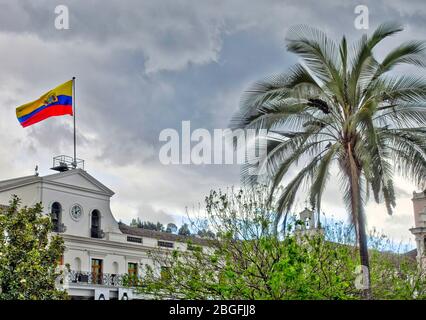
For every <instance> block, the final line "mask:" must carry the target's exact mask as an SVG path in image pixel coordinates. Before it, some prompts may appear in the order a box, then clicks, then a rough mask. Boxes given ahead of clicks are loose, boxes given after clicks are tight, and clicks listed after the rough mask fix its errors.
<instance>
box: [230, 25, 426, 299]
mask: <svg viewBox="0 0 426 320" xmlns="http://www.w3.org/2000/svg"><path fill="white" fill-rule="evenodd" d="M402 30H403V28H402V27H401V26H400V25H398V24H396V23H386V24H383V25H380V26H379V27H378V28H377V29H376V30H375V31H374V32H373V33H372V34H371V36H367V35H364V36H362V38H361V39H360V40H359V41H358V42H356V43H355V44H354V45H353V46H349V45H348V43H347V41H346V38H345V37H343V38H342V40H341V41H340V43H339V44H338V43H336V42H334V41H333V40H331V39H330V38H328V37H327V35H326V34H325V33H323V32H321V31H319V30H317V29H314V28H311V27H307V26H298V27H294V28H291V29H290V31H289V36H288V37H287V39H286V40H287V49H288V51H290V52H293V53H295V54H297V55H298V56H299V57H300V58H301V61H300V63H298V64H296V65H295V66H294V67H292V68H291V69H290V70H289V71H288V72H287V73H285V74H280V75H278V76H273V77H270V78H268V79H266V80H264V81H261V82H259V83H257V84H255V85H254V86H253V87H252V88H251V89H250V90H248V91H247V93H246V94H245V96H244V97H243V99H242V102H241V107H240V110H239V111H238V112H237V113H236V114H235V115H234V117H233V119H232V121H231V127H232V128H234V129H235V128H244V129H248V128H252V129H267V130H269V131H268V132H269V134H268V157H267V158H266V159H265V160H264V161H263V163H261V164H260V165H264V166H266V168H267V175H268V176H269V177H270V179H269V181H270V200H271V201H272V200H273V199H274V201H275V202H274V203H276V204H277V209H278V212H279V216H278V217H277V221H276V223H277V228H278V223H279V221H284V222H283V223H284V224H285V221H286V219H287V215H288V213H290V212H291V211H292V209H293V206H294V204H295V199H296V194H297V192H298V191H300V189H302V188H306V189H305V190H307V194H308V197H309V200H310V203H311V205H312V207H313V208H315V210H316V211H317V212H320V210H321V199H322V195H323V192H324V189H325V188H326V184H327V181H328V179H329V176H330V174H331V172H330V170H331V168H333V166H334V168H339V177H340V181H341V184H342V188H341V190H342V191H341V193H342V196H343V199H344V201H345V204H346V206H347V210H348V212H349V214H350V217H351V220H352V222H353V225H354V226H355V230H356V235H357V242H358V245H359V252H360V260H361V264H362V265H363V266H366V267H367V268H368V267H369V256H368V250H367V235H366V230H365V228H366V227H365V224H366V221H365V213H364V209H363V208H364V204H365V202H366V201H367V200H368V198H369V195H370V194H372V195H373V196H374V199H375V201H376V202H377V203H380V202H383V201H384V203H385V204H386V208H387V211H388V213H389V214H392V209H393V208H394V207H395V192H394V182H393V175H394V174H395V173H398V174H402V176H404V177H406V178H408V179H410V180H411V181H413V182H414V183H416V184H417V185H418V186H419V187H420V186H422V185H423V183H424V182H425V181H426V128H425V123H426V80H425V79H424V78H422V77H417V76H414V75H412V74H410V75H405V74H404V75H395V74H393V73H391V72H390V71H392V70H393V69H394V68H395V67H396V66H398V65H402V64H409V65H414V66H420V67H425V66H426V59H425V51H426V50H425V49H426V45H425V42H422V41H409V42H405V43H402V44H401V45H399V46H397V47H396V48H394V49H393V50H391V51H390V52H388V53H387V55H386V56H385V57H384V59H383V60H382V61H378V60H377V59H376V57H375V55H374V53H373V49H374V48H375V47H376V46H377V45H378V44H379V43H380V42H381V41H382V40H384V39H385V38H387V37H389V36H392V35H394V34H396V33H398V32H400V31H402ZM336 165H337V166H336ZM248 178H249V180H250V179H251V180H250V181H252V178H253V177H248ZM284 179H286V184H285V185H284V183H283V181H284ZM288 179H289V180H288ZM287 180H288V182H287ZM368 281H369V276H368ZM368 283H369V282H368ZM363 294H364V296H365V297H370V295H371V292H370V289H366V290H364V292H363Z"/></svg>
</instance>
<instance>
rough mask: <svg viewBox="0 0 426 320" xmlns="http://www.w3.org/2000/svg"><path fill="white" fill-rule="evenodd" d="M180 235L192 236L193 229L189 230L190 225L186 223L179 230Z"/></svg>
mask: <svg viewBox="0 0 426 320" xmlns="http://www.w3.org/2000/svg"><path fill="white" fill-rule="evenodd" d="M178 235H181V236H190V235H191V230H189V226H188V224H187V223H184V224H183V225H182V226H181V227H180V228H179V230H178Z"/></svg>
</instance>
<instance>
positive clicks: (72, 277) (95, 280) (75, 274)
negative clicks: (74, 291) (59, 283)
mask: <svg viewBox="0 0 426 320" xmlns="http://www.w3.org/2000/svg"><path fill="white" fill-rule="evenodd" d="M66 279H67V280H68V282H69V283H78V284H82V285H102V286H111V287H122V286H123V276H122V275H119V274H110V273H93V272H83V271H74V270H71V271H69V272H68V273H67V276H66Z"/></svg>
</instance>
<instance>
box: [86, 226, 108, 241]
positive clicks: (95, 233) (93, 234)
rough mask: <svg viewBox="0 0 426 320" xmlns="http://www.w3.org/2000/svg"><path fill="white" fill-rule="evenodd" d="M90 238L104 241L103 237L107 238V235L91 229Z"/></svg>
mask: <svg viewBox="0 0 426 320" xmlns="http://www.w3.org/2000/svg"><path fill="white" fill-rule="evenodd" d="M90 237H92V238H96V239H102V238H103V237H105V233H104V231H103V230H102V229H98V228H91V229H90Z"/></svg>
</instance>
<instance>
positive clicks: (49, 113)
mask: <svg viewBox="0 0 426 320" xmlns="http://www.w3.org/2000/svg"><path fill="white" fill-rule="evenodd" d="M66 114H69V115H72V106H70V105H53V106H51V107H49V108H46V109H43V110H41V111H40V112H37V113H36V114H35V115H34V116H32V117H31V118H29V119H28V120H26V121H24V122H22V123H21V126H22V127H24V128H25V127H28V126H30V125H32V124H35V123H37V122H40V121H43V120H45V119H47V118H50V117H55V116H63V115H66Z"/></svg>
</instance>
